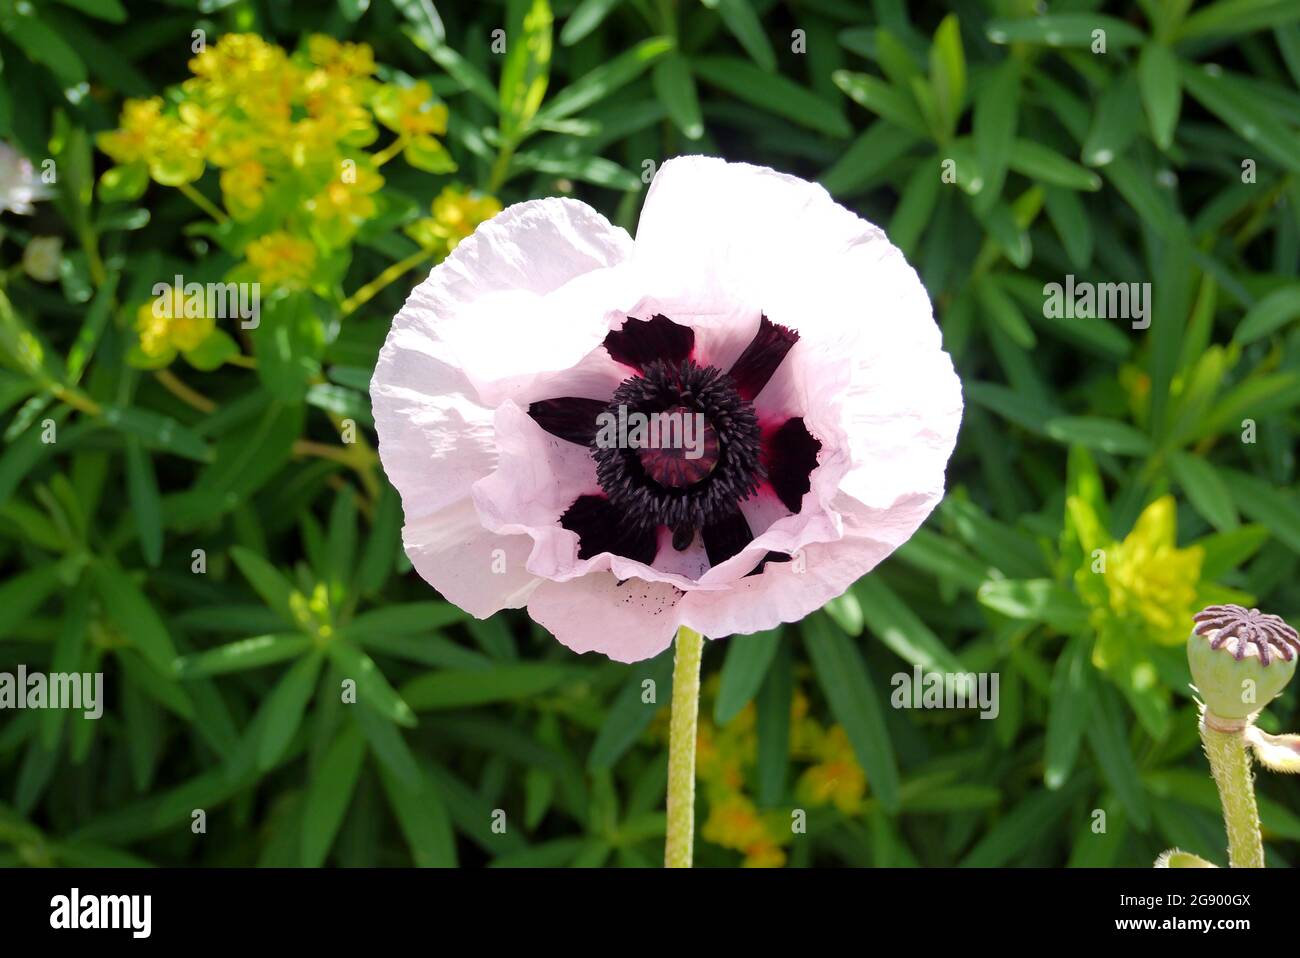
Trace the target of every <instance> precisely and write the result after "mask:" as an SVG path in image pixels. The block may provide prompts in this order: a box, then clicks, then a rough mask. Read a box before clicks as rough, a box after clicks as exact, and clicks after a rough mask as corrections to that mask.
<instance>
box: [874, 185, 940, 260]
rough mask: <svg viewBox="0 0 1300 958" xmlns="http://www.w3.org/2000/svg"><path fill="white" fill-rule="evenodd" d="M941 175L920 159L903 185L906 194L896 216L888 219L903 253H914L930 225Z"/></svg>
mask: <svg viewBox="0 0 1300 958" xmlns="http://www.w3.org/2000/svg"><path fill="white" fill-rule="evenodd" d="M939 185H940V178H939V176H937V175H936V174H935V171H934V169H933V168H932V167H930V166H929V164H926V163H919V164H917V167H916V169H915V170H914V171H913V172H912V175H911V176H910V177H909V178H908V180H907V185H906V186H905V187H903V195H902V198H901V199H900V200H899V203H898V208H897V209H895V210H894V218H893V219H891V220H890V221H889V229H888V230H886V232H887V233H888V234H889V238H890V240H891V241H892V242H893V243H894V245H895V246H897V247H898V248H899V249H901V250H902V251H903V252H904V253H907V254H908V255H911V254H912V253H914V252H915V250H916V244H917V243H918V242H919V241H920V239H921V234H922V232H924V230H925V228H926V226H927V225H929V222H930V217H931V215H932V214H933V213H934V207H935V204H936V203H937V202H938V200H939Z"/></svg>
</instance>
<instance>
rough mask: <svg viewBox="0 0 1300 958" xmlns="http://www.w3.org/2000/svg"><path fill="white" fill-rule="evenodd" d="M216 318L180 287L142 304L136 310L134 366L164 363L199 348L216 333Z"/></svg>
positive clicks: (154, 365)
mask: <svg viewBox="0 0 1300 958" xmlns="http://www.w3.org/2000/svg"><path fill="white" fill-rule="evenodd" d="M216 326H217V324H216V320H215V319H214V318H213V317H211V316H209V315H207V312H206V309H205V304H204V301H203V297H202V296H201V295H198V296H187V295H186V293H185V290H184V289H182V288H181V287H179V286H169V287H168V288H167V290H166V292H164V293H163V294H162V295H160V296H156V297H154V298H153V299H151V300H149V301H148V302H147V303H144V304H143V305H142V306H140V308H139V309H137V310H136V313H135V332H136V336H137V337H138V339H139V351H138V354H137V355H136V356H135V357H134V359H133V360H132V362H133V364H134V365H138V366H145V367H149V368H152V367H158V366H165V365H167V364H168V363H170V362H171V361H172V360H173V359H174V358H175V357H176V354H177V353H178V352H179V353H189V352H192V351H193V350H196V349H198V348H199V347H200V346H202V345H203V344H204V343H206V342H207V341H208V339H209V338H211V337H212V336H213V335H214V334H216V333H217V329H216Z"/></svg>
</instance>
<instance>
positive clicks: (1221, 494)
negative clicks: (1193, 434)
mask: <svg viewBox="0 0 1300 958" xmlns="http://www.w3.org/2000/svg"><path fill="white" fill-rule="evenodd" d="M1169 468H1170V469H1171V470H1172V472H1173V474H1174V478H1175V479H1177V480H1178V484H1179V485H1180V486H1182V487H1183V491H1184V492H1185V493H1187V498H1188V499H1189V500H1190V501H1191V503H1192V505H1193V506H1194V507H1195V509H1196V511H1197V512H1199V513H1200V514H1201V515H1202V516H1204V517H1205V519H1206V521H1207V522H1209V523H1210V525H1212V526H1214V528H1216V529H1218V530H1219V531H1220V532H1229V531H1231V530H1233V529H1235V528H1237V525H1238V521H1237V510H1236V507H1235V506H1233V504H1232V494H1231V493H1230V492H1229V491H1228V487H1227V486H1226V485H1225V484H1224V482H1223V480H1222V479H1220V478H1219V474H1218V473H1217V472H1215V469H1214V466H1212V465H1210V463H1208V462H1206V461H1205V460H1204V459H1202V458H1201V457H1199V456H1192V455H1188V454H1187V453H1183V452H1175V453H1174V454H1173V455H1172V456H1170V458H1169Z"/></svg>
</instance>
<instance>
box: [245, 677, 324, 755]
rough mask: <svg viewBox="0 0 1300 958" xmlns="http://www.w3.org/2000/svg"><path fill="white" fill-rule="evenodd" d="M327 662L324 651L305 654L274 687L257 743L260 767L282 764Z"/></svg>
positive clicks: (263, 709) (263, 713)
mask: <svg viewBox="0 0 1300 958" xmlns="http://www.w3.org/2000/svg"><path fill="white" fill-rule="evenodd" d="M324 661H325V657H324V656H323V655H322V654H321V653H320V652H312V653H310V654H308V655H304V656H303V657H302V658H300V659H299V660H298V661H297V662H295V663H294V665H293V667H292V668H291V669H289V671H288V672H286V673H285V674H284V675H283V676H282V677H281V678H280V681H279V682H277V683H276V685H275V688H274V689H272V690H271V694H270V696H269V697H268V698H267V700H266V704H265V705H264V706H263V707H262V716H261V718H262V726H261V737H260V738H259V739H258V742H257V767H258V768H259V769H261V770H262V771H264V772H265V771H267V770H269V769H272V768H274V767H275V766H276V765H277V764H278V763H279V761H280V758H281V757H282V756H283V755H284V751H285V749H287V748H288V747H289V743H290V742H291V741H292V740H293V737H294V735H295V733H297V731H298V727H299V726H300V725H302V717H303V713H304V712H306V710H307V703H308V701H310V700H311V696H312V692H313V691H314V690H315V688H316V679H317V677H318V676H319V675H320V669H321V663H322V662H324Z"/></svg>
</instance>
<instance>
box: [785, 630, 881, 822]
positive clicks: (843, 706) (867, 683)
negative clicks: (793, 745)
mask: <svg viewBox="0 0 1300 958" xmlns="http://www.w3.org/2000/svg"><path fill="white" fill-rule="evenodd" d="M803 634H804V643H805V645H806V646H807V648H808V654H809V656H810V657H811V659H812V664H813V671H814V672H815V673H816V674H817V683H818V684H819V685H820V686H821V688H822V691H823V692H825V693H826V699H827V701H828V702H829V703H830V707H831V713H832V714H833V715H834V716H835V718H836V719H837V720H838V721H839V723H840V724H841V725H843V726H844V731H845V732H846V733H847V735H848V737H849V741H850V742H851V743H852V745H853V753H854V755H856V756H857V759H858V762H859V763H860V764H861V765H862V768H863V769H864V770H865V771H866V773H867V779H868V781H870V782H871V789H872V794H873V795H874V796H875V797H876V798H877V799H879V800H880V804H881V805H882V806H884V808H885V809H886V810H887V811H890V812H897V811H898V808H899V804H900V802H899V779H898V766H897V764H896V762H895V759H894V746H893V742H892V741H891V740H890V738H889V733H888V731H887V730H886V728H885V716H884V712H883V711H882V709H881V705H880V700H879V698H878V697H877V695H876V692H875V689H873V688H872V685H871V678H870V676H869V674H868V673H867V666H866V663H865V662H864V661H863V659H862V656H861V655H859V654H858V650H857V649H855V648H854V647H853V640H852V639H850V638H849V637H848V636H846V635H844V634H843V633H842V632H840V631H839V630H838V629H836V628H834V627H833V626H832V625H831V623H830V621H829V620H828V619H827V618H826V617H825V616H824V615H820V614H814V615H811V616H809V617H808V618H806V619H804V620H803Z"/></svg>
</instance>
